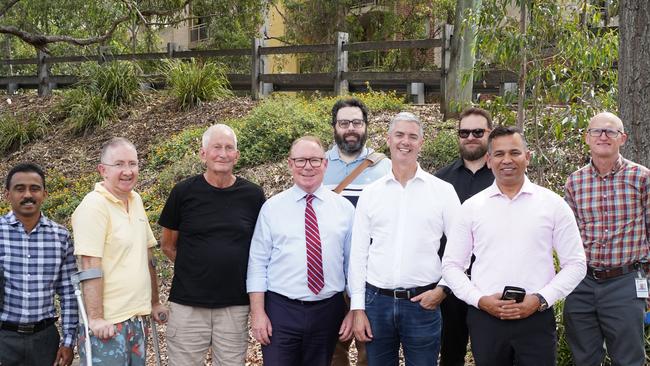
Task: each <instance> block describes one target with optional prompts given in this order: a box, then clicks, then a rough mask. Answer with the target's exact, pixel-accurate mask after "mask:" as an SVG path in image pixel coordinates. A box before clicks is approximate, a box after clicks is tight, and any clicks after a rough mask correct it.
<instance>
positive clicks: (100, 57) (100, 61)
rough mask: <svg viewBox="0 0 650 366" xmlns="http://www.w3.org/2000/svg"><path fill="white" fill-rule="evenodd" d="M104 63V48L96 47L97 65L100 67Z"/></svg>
mask: <svg viewBox="0 0 650 366" xmlns="http://www.w3.org/2000/svg"><path fill="white" fill-rule="evenodd" d="M104 62H106V47H105V46H99V47H97V64H99V65H101V64H103V63H104Z"/></svg>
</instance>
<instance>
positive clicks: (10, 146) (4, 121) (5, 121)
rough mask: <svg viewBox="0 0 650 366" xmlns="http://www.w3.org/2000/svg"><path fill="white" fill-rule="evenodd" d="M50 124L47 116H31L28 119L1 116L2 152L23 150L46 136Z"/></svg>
mask: <svg viewBox="0 0 650 366" xmlns="http://www.w3.org/2000/svg"><path fill="white" fill-rule="evenodd" d="M48 123H49V120H48V116H47V115H31V116H28V117H27V118H26V119H22V118H18V117H16V116H14V115H11V114H4V115H0V152H7V151H11V150H14V149H21V148H22V147H23V145H25V144H27V143H29V142H32V141H34V140H36V139H38V138H40V137H42V136H44V135H45V133H46V130H47V125H48Z"/></svg>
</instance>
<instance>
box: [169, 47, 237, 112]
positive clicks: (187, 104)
mask: <svg viewBox="0 0 650 366" xmlns="http://www.w3.org/2000/svg"><path fill="white" fill-rule="evenodd" d="M162 71H163V74H164V75H165V76H166V78H167V82H168V83H169V85H170V86H171V90H172V94H173V95H174V97H175V98H176V102H177V103H178V105H179V106H180V108H181V109H184V110H187V109H190V108H192V107H195V106H198V105H201V103H202V102H205V101H209V100H214V99H220V98H224V97H228V96H231V95H232V92H231V91H230V89H228V88H229V86H230V84H229V83H228V78H227V76H226V73H225V71H224V68H223V66H221V65H220V64H217V63H214V62H210V61H208V62H205V63H201V62H199V61H197V60H196V59H194V58H193V59H191V60H190V61H189V62H183V61H180V60H168V61H166V62H165V64H164V66H163V70H162Z"/></svg>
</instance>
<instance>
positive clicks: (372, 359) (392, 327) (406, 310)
mask: <svg viewBox="0 0 650 366" xmlns="http://www.w3.org/2000/svg"><path fill="white" fill-rule="evenodd" d="M366 315H367V316H368V320H369V321H370V328H371V329H372V334H373V339H372V341H370V342H368V343H366V349H367V352H368V365H369V366H375V365H376V366H391V365H395V366H397V365H398V364H399V346H400V343H401V344H402V348H403V350H404V359H405V361H406V366H430V365H437V364H438V353H439V352H440V333H441V326H442V319H441V317H440V309H439V308H436V309H435V310H426V309H424V308H423V307H422V306H420V303H418V302H411V300H403V299H394V298H392V297H390V296H385V295H381V294H379V293H377V291H375V290H370V289H366Z"/></svg>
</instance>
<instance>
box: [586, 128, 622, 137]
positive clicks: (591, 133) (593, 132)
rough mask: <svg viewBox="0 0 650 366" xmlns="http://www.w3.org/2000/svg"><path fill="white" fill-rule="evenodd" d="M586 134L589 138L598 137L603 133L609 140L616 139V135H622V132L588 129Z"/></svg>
mask: <svg viewBox="0 0 650 366" xmlns="http://www.w3.org/2000/svg"><path fill="white" fill-rule="evenodd" d="M587 133H588V134H589V136H591V137H600V136H602V135H603V133H605V136H607V137H609V138H610V139H614V138H617V137H618V135H620V134H622V133H623V131H619V130H612V129H610V128H590V129H588V130H587Z"/></svg>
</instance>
